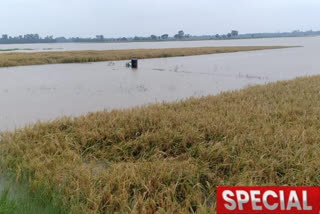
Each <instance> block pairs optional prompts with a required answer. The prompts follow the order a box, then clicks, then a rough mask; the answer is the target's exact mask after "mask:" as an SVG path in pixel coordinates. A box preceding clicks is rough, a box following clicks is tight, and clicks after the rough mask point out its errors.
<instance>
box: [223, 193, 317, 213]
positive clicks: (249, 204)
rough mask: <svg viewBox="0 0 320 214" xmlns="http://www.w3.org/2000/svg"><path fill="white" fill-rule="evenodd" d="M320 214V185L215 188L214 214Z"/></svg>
mask: <svg viewBox="0 0 320 214" xmlns="http://www.w3.org/2000/svg"><path fill="white" fill-rule="evenodd" d="M282 213H284V214H289V213H290V214H304V213H305V214H320V187H218V188H217V214H282Z"/></svg>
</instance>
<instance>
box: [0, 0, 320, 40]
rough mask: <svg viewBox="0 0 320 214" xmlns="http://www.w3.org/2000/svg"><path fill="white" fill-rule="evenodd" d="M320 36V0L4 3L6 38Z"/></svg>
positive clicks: (0, 20) (0, 29)
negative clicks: (231, 33)
mask: <svg viewBox="0 0 320 214" xmlns="http://www.w3.org/2000/svg"><path fill="white" fill-rule="evenodd" d="M180 29H182V30H184V31H185V32H186V33H190V34H193V35H202V34H216V33H219V34H222V33H227V32H229V31H230V30H232V29H236V30H239V31H240V33H252V32H283V31H292V30H296V29H300V30H310V29H313V30H320V0H2V1H1V12H0V34H4V33H7V34H10V35H19V34H26V33H39V34H40V35H41V36H44V35H54V36H67V37H70V36H81V37H87V36H95V35H97V34H103V35H104V36H105V37H120V36H135V35H138V36H149V35H151V34H157V35H160V34H164V33H168V34H170V35H173V34H174V33H176V32H177V31H178V30H180Z"/></svg>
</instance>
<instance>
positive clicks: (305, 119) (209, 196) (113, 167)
mask: <svg viewBox="0 0 320 214" xmlns="http://www.w3.org/2000/svg"><path fill="white" fill-rule="evenodd" d="M319 106H320V76H313V77H305V78H298V79H295V80H292V81H282V82H277V83H271V84H267V85H263V86H252V87H249V88H247V89H244V90H239V91H233V92H225V93H221V94H220V95H217V96H207V97H202V98H190V99H188V100H185V101H180V102H175V103H162V104H154V105H149V106H142V107H137V108H132V109H124V110H114V111H111V112H108V111H103V112H97V113H90V114H88V115H85V116H80V117H76V118H69V117H65V118H60V119H57V120H55V121H51V122H41V123H37V124H35V125H30V126H27V127H25V128H23V129H19V130H15V131H13V132H3V133H1V140H0V151H1V156H0V160H1V165H2V166H3V168H4V170H6V171H10V172H13V173H15V174H16V175H17V178H18V179H20V178H23V179H28V180H29V181H30V185H31V186H32V187H33V188H34V189H39V188H42V187H46V189H47V190H48V191H49V192H50V191H51V190H55V191H58V192H59V194H61V197H62V201H63V202H64V203H65V204H66V205H65V206H67V205H68V206H70V204H71V206H70V209H71V211H72V212H73V213H114V212H118V213H214V212H215V190H216V187H217V186H220V185H292V186H296V185H301V186H313V185H319V184H320V176H319V175H320V160H319V158H318V157H319V154H320V147H319V143H320V135H319V130H320V118H319V117H320V116H319V115H320V107H319Z"/></svg>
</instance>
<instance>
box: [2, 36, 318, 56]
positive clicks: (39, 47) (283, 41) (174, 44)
mask: <svg viewBox="0 0 320 214" xmlns="http://www.w3.org/2000/svg"><path fill="white" fill-rule="evenodd" d="M316 40H318V41H319V39H317V38H316V37H291V38H267V39H235V40H203V41H168V42H120V43H43V44H0V53H1V52H44V51H45V52H47V51H80V50H123V49H149V48H155V49H158V48H186V47H222V46H274V45H280V46H289V45H291V46H295V45H304V44H307V45H308V44H312V43H314V41H316ZM1 50H2V51H1Z"/></svg>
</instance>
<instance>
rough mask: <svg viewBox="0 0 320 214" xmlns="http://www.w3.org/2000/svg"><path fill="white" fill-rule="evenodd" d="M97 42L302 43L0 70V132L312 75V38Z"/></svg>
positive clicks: (315, 70)
mask: <svg viewBox="0 0 320 214" xmlns="http://www.w3.org/2000/svg"><path fill="white" fill-rule="evenodd" d="M41 45H43V44H41ZM54 45H58V44H54ZM63 45H70V47H73V48H74V49H73V50H80V49H82V48H88V47H89V49H94V45H97V46H96V47H95V48H96V49H98V46H99V47H102V46H101V45H102V44H63ZM85 45H88V47H84V46H85ZM105 45H109V46H117V45H118V46H117V47H116V48H118V49H120V48H124V49H126V48H141V47H143V48H159V47H161V48H162V47H190V46H236V45H242V46H245V45H301V46H304V47H301V48H289V49H279V50H265V51H253V52H241V53H240V52H239V53H229V54H216V55H203V56H190V57H175V58H162V59H147V60H139V68H138V69H137V70H132V69H130V68H126V67H125V61H117V62H99V63H89V64H61V65H41V66H22V67H12V68H0V130H5V129H13V128H16V127H21V126H23V125H26V124H28V123H33V122H35V121H37V120H51V119H54V118H56V117H59V116H64V115H68V116H69V115H71V116H77V115H80V114H84V113H87V112H90V111H97V110H103V109H109V110H110V109H115V108H126V107H132V106H136V105H142V104H147V103H154V102H162V101H175V100H180V99H184V98H188V97H190V96H197V97H198V96H204V95H209V94H217V93H219V92H221V91H226V90H233V89H240V88H243V87H246V86H248V85H252V84H264V83H267V82H272V81H277V80H285V79H292V78H295V77H298V76H305V75H313V74H319V73H320V60H319V50H320V37H308V38H287V39H285V38H281V39H252V40H231V41H201V42H165V43H159V42H158V43H126V44H105ZM39 46H40V45H39ZM120 46H121V47H120ZM70 49H71V48H70ZM111 49H112V48H111Z"/></svg>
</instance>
